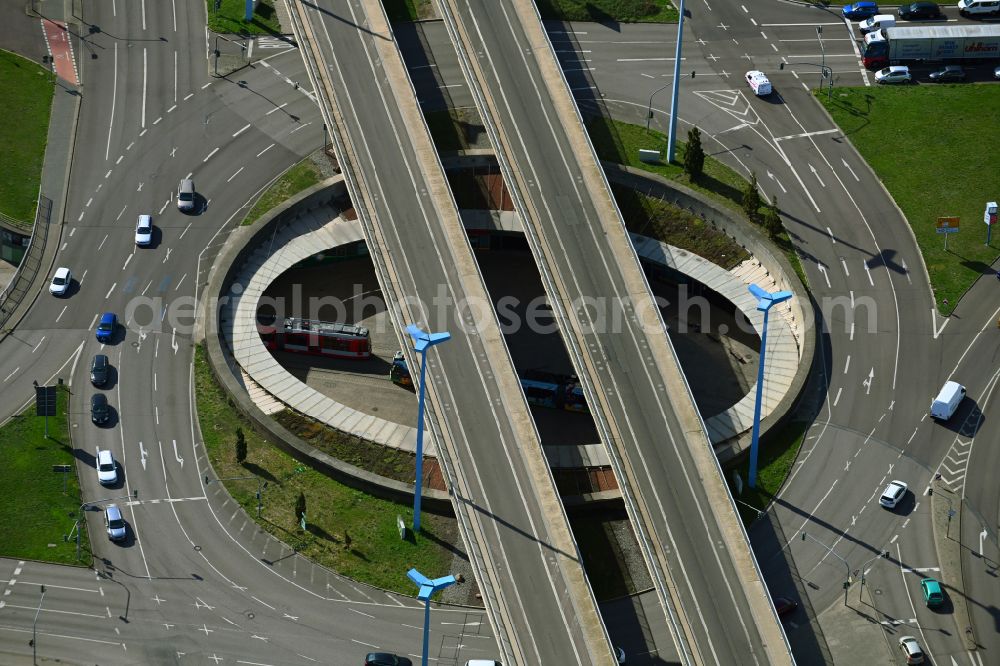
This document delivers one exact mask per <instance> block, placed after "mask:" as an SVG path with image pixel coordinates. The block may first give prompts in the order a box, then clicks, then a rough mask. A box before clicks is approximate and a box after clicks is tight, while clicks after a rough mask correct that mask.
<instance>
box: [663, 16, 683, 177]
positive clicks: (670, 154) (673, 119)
mask: <svg viewBox="0 0 1000 666" xmlns="http://www.w3.org/2000/svg"><path fill="white" fill-rule="evenodd" d="M678 11H679V12H680V15H679V16H678V18H677V48H676V49H675V50H674V84H675V85H674V89H673V91H671V95H670V131H669V132H668V134H667V164H670V163H671V162H673V161H674V151H675V149H676V148H677V92H678V91H679V90H680V86H679V85H676V84H677V81H678V80H679V79H680V78H681V44H682V41H683V40H682V36H683V34H684V0H681V2H680V8H679V10H678Z"/></svg>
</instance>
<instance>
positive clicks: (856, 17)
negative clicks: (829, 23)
mask: <svg viewBox="0 0 1000 666" xmlns="http://www.w3.org/2000/svg"><path fill="white" fill-rule="evenodd" d="M840 11H841V13H842V14H843V15H844V18H845V19H847V20H848V21H863V20H865V19H866V18H871V17H872V16H875V15H876V14H878V3H877V2H854V3H852V4H849V5H844V8H843V9H841V10H840Z"/></svg>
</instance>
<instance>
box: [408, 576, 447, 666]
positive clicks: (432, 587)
mask: <svg viewBox="0 0 1000 666" xmlns="http://www.w3.org/2000/svg"><path fill="white" fill-rule="evenodd" d="M406 575H407V577H408V578H409V579H410V580H412V581H413V582H414V583H416V584H417V586H419V587H420V591H419V592H418V593H417V599H420V600H422V601H423V602H424V648H423V652H422V657H421V659H420V664H421V666H427V645H428V642H429V640H430V625H431V595H433V594H434V593H435V592H437V591H438V590H443V589H444V588H446V587H448V586H449V585H453V584H454V583H456V582H457V581H456V580H455V577H454V576H451V575H448V576H443V577H441V578H435V579H433V580H431V579H430V578H428V577H427V576H425V575H423V574H422V573H420V572H419V571H417V570H416V569H410V570H409V571H407V572H406Z"/></svg>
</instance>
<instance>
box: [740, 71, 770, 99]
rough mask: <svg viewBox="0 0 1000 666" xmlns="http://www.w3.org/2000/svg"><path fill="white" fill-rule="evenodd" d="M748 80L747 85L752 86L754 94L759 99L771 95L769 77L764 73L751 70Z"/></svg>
mask: <svg viewBox="0 0 1000 666" xmlns="http://www.w3.org/2000/svg"><path fill="white" fill-rule="evenodd" d="M746 79H747V85H748V86H750V90H752V91H753V94H754V95H757V97H767V96H768V95H770V94H771V82H770V81H768V79H767V75H766V74H764V72H761V71H758V70H756V69H751V70H750V71H749V72H747V74H746Z"/></svg>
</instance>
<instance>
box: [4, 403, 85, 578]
mask: <svg viewBox="0 0 1000 666" xmlns="http://www.w3.org/2000/svg"><path fill="white" fill-rule="evenodd" d="M58 395H59V397H58V403H57V409H58V412H57V415H56V416H54V417H52V416H50V417H49V438H48V439H46V438H45V419H44V418H42V417H39V416H36V412H35V406H34V405H33V404H32V405H30V406H29V407H28V408H27V409H25V410H24V411H23V412H21V413H20V414H17V415H16V416H14V418H13V419H11V420H10V421H9V422H8V423H7V424H6V425H5V426H3V428H0V451H3V464H2V465H0V502H2V503H3V507H4V510H3V511H0V556H2V557H11V558H20V559H30V560H41V561H44V562H56V563H58V564H79V562H78V561H77V559H76V542H75V541H72V542H65V541H63V537H64V535H68V534H69V533H70V531H71V530H72V529H73V522H74V521H75V520H76V517H77V512H78V511H79V510H80V502H81V499H80V482H79V479H78V478H77V475H76V472H75V470H76V458H75V456H74V455H73V445H72V443H71V441H70V438H69V429H68V427H67V422H66V408H67V406H68V404H69V392H68V391H66V390H62V389H61V390H60V391H59V394H58ZM53 465H70V466H71V468H70V469H71V470H74V471H71V472H69V473H68V474H67V473H61V472H53V471H52V466H53ZM64 483H65V488H66V490H65V492H64V491H63V487H64V486H63V484H64ZM91 516H97V518H96V520H97V521H98V522H97V525H98V528H99V529H100V528H103V525H100V520H101V518H100V513H98V512H94V513H92V514H91ZM81 527H82V529H81V532H80V547H81V552H87V551H89V544H88V541H87V526H86V525H82V526H81Z"/></svg>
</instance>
